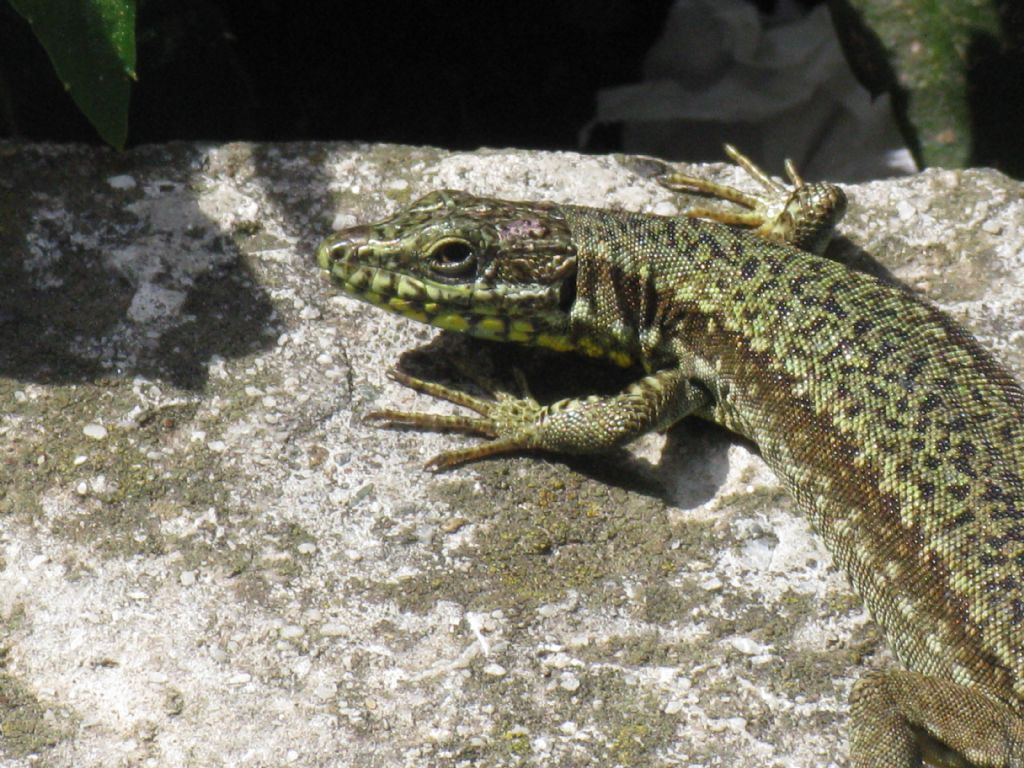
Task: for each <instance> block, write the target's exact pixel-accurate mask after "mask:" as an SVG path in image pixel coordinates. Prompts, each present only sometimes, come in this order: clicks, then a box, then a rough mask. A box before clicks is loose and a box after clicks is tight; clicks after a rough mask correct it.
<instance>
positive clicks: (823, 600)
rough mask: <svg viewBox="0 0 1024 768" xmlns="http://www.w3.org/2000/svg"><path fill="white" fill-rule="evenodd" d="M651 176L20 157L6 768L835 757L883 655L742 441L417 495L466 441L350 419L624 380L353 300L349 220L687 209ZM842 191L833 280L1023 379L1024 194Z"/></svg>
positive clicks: (146, 152) (9, 225)
mask: <svg viewBox="0 0 1024 768" xmlns="http://www.w3.org/2000/svg"><path fill="white" fill-rule="evenodd" d="M631 165H632V164H630V165H624V164H622V163H620V162H619V161H618V160H617V159H616V158H612V157H600V158H598V157H582V156H578V155H574V154H543V153H532V152H520V151H480V152H474V153H447V152H444V151H441V150H434V149H418V148H407V147H395V146H368V145H351V144H332V145H315V144H305V145H284V146H253V145H245V144H235V145H225V146H202V145H169V146H160V147H145V148H141V149H137V150H133V151H131V152H126V153H124V154H115V153H112V152H108V151H105V150H100V149H87V148H78V147H49V146H25V145H17V144H0V270H2V280H0V403H3V406H2V413H0V766H3V767H4V768H15V767H17V768H22V766H29V765H35V764H40V763H42V764H45V765H53V766H112V765H145V766H177V765H192V766H216V765H225V764H232V765H249V766H277V765H282V764H295V765H317V766H328V765H338V766H342V765H344V766H385V765H387V766H449V765H451V766H455V765H497V766H501V765H510V766H511V765H561V766H584V765H586V766H590V765H598V764H599V765H645V766H647V765H673V766H691V765H733V764H736V763H737V761H738V760H739V761H740V762H744V763H746V764H751V765H765V766H822V765H845V754H846V746H845V743H846V735H845V724H846V712H847V706H846V698H847V695H848V693H849V690H850V687H851V685H852V682H853V680H855V679H856V677H857V676H858V675H859V674H860V673H861V672H863V671H864V670H865V669H867V668H872V667H876V666H884V665H886V664H889V663H891V659H890V657H889V654H888V652H887V650H885V646H884V643H882V642H881V641H880V640H879V638H878V635H877V632H876V630H875V629H874V626H873V624H872V623H871V622H870V621H869V620H868V619H867V617H866V616H865V615H864V613H863V611H862V610H861V608H860V607H859V603H858V601H857V600H856V598H854V597H853V596H852V595H851V594H850V592H849V588H848V586H847V584H846V581H845V579H844V577H843V576H842V575H841V574H839V573H838V572H836V571H835V570H834V569H833V568H832V567H831V565H830V559H829V557H828V555H827V553H826V552H825V550H824V549H823V547H822V545H821V543H820V541H819V540H818V539H817V538H816V537H815V536H814V535H813V534H812V533H811V532H810V531H809V529H808V526H807V524H806V522H805V521H804V520H803V519H802V518H801V517H800V516H799V515H797V514H796V512H795V510H794V508H793V505H792V503H791V501H790V500H789V499H788V498H787V497H786V496H785V495H784V494H783V493H782V492H781V490H780V489H779V487H778V484H777V483H776V481H775V479H774V478H773V476H772V475H771V473H770V472H769V471H768V470H767V469H766V468H765V466H764V465H763V463H762V462H761V461H760V459H759V458H758V457H757V455H756V453H755V452H754V451H753V450H752V448H751V446H749V445H747V444H745V443H743V442H742V441H739V440H737V439H735V438H733V437H731V436H730V435H728V434H727V433H725V432H723V431H721V430H719V429H716V428H714V427H711V426H709V425H707V424H703V423H700V422H693V423H685V424H682V425H679V426H677V427H676V428H675V429H673V430H671V431H670V432H669V434H668V435H667V436H664V437H658V436H651V437H648V438H645V439H644V440H642V441H640V442H639V443H638V444H637V445H635V446H633V447H632V450H631V451H630V452H625V451H623V452H619V453H616V454H612V455H609V456H603V457H594V458H588V459H573V460H569V461H566V460H562V459H559V458H556V457H545V458H536V457H533V458H530V457H517V458H506V459H500V460H493V461H488V462H484V463H480V464H477V465H475V466H471V467H468V468H463V469H460V470H458V471H455V472H452V473H449V474H445V475H440V476H434V475H430V474H427V473H424V472H423V471H422V470H421V467H422V464H423V462H424V461H425V460H426V459H427V458H429V457H430V456H431V455H433V454H434V453H436V452H437V451H439V450H441V449H442V448H443V447H445V446H451V445H454V444H458V443H460V442H461V441H463V440H464V438H461V437H457V436H444V435H422V436H421V435H415V434H411V433H404V432H397V431H379V430H375V429H373V428H371V427H369V426H366V425H364V424H362V423H361V420H360V417H361V415H362V414H364V413H365V412H367V411H368V410H370V409H372V408H377V407H402V408H408V407H415V408H421V409H441V408H444V407H445V406H444V405H442V404H436V403H430V402H426V401H424V400H421V399H419V398H417V397H416V396H415V395H414V394H413V393H410V392H408V391H404V390H403V389H401V388H400V387H398V386H397V385H395V384H393V383H391V382H389V381H388V380H387V378H386V376H385V372H386V370H387V369H388V368H389V367H392V366H394V365H395V364H397V363H398V362H399V361H400V360H401V361H402V363H403V365H405V366H406V367H408V368H409V369H410V370H412V371H414V372H417V373H420V374H422V375H425V376H427V377H434V378H439V379H441V380H446V381H452V380H454V381H464V380H465V373H464V372H465V371H466V370H467V369H479V370H482V371H484V372H488V373H489V374H491V375H493V376H494V378H496V379H497V380H499V381H504V382H510V381H511V380H512V378H511V374H510V372H509V365H510V364H514V365H517V366H520V367H522V368H523V369H524V371H525V373H526V375H527V378H528V380H529V381H530V383H531V386H532V387H533V389H534V390H535V392H536V393H537V394H538V395H541V396H544V397H549V396H550V397H555V396H562V395H564V394H567V393H573V392H575V393H579V392H580V391H581V389H580V384H579V382H580V381H587V382H593V381H595V380H597V381H607V382H608V386H615V381H614V380H613V378H612V375H611V374H610V373H608V372H605V371H604V370H603V369H602V368H600V367H599V366H592V365H590V364H586V363H579V362H575V361H562V360H559V359H557V357H556V356H554V355H544V354H533V353H532V352H530V351H524V350H516V349H514V348H499V347H497V346H495V345H482V344H476V343H473V342H467V341H464V340H459V339H451V338H448V337H442V338H441V339H440V340H435V337H436V336H438V334H437V333H435V331H434V330H432V329H430V328H426V327H421V326H417V325H415V324H413V323H411V322H409V321H406V320H402V319H400V318H396V317H391V316H386V315H384V314H383V313H380V312H378V311H376V310H374V309H372V308H370V307H368V306H364V305H360V304H358V303H356V302H354V301H351V300H349V299H347V298H343V297H338V296H336V295H335V293H334V292H333V290H332V289H331V288H330V286H329V285H327V284H326V283H325V282H324V281H322V280H321V279H320V278H319V276H318V274H317V271H316V268H315V265H314V263H313V258H312V253H313V249H314V248H315V245H316V242H317V241H318V240H319V239H320V238H321V237H322V236H324V235H326V234H327V233H328V232H329V231H330V229H331V227H332V226H334V227H341V226H346V225H349V224H352V223H355V222H361V221H367V220H372V219H377V218H379V217H381V216H383V215H386V214H389V213H391V212H393V211H395V210H396V209H397V208H398V207H399V206H401V205H402V204H404V203H406V202H408V201H410V200H412V199H413V198H415V197H417V196H418V195H420V194H423V193H425V192H428V191H430V190H432V189H435V188H438V187H442V186H446V187H455V188H460V189H465V190H467V191H470V192H475V193H479V194H488V195H493V196H502V197H508V198H529V199H540V198H547V199H553V200H559V201H564V202H574V203H580V204H588V205H602V206H620V207H623V208H629V209H635V210H647V211H652V212H657V213H673V212H675V211H676V210H678V202H677V201H676V200H674V199H673V198H672V196H671V195H670V194H669V193H667V192H665V191H664V190H662V189H661V188H659V187H658V186H657V185H655V184H654V183H653V182H651V181H649V180H645V179H643V178H640V177H639V176H638V175H637V174H636V173H634V172H633V171H632V170H630V167H631ZM713 170H715V172H716V173H717V174H718V175H719V176H720V177H721V178H724V179H727V180H733V179H735V178H736V177H735V176H734V175H733V172H732V171H731V170H727V169H724V168H717V169H713ZM772 170H776V169H772ZM708 171H709V169H703V172H708ZM850 197H851V211H850V214H849V216H848V220H847V224H846V226H845V228H844V230H843V231H844V234H845V237H844V239H842V240H841V241H840V242H838V243H837V244H836V248H834V250H833V251H832V252H831V253H832V254H834V255H836V256H838V257H843V258H847V259H851V260H853V261H854V262H855V263H858V264H860V265H862V266H864V267H866V268H869V269H873V270H876V271H879V272H881V273H888V274H891V276H893V277H894V279H897V280H899V281H901V282H903V283H904V284H906V285H907V286H909V287H910V288H912V289H914V290H921V291H924V292H926V293H927V294H928V295H929V296H931V297H933V298H934V299H935V300H936V301H938V302H939V303H941V304H942V305H943V306H945V307H946V308H947V309H948V310H949V311H950V312H951V313H952V314H954V315H955V316H956V317H958V318H959V319H960V320H962V321H963V322H965V323H967V325H969V326H970V327H971V328H972V329H973V330H974V331H975V332H976V333H977V334H978V335H979V337H980V338H981V339H982V341H983V342H984V343H985V344H986V345H988V346H989V347H991V348H993V349H994V350H995V351H996V352H997V354H998V355H999V356H1000V357H1001V358H1002V359H1003V360H1004V361H1005V362H1006V363H1007V364H1008V365H1009V366H1010V367H1011V369H1012V370H1014V371H1015V372H1016V373H1017V374H1018V375H1019V374H1020V372H1021V371H1022V370H1024V338H1022V335H1021V326H1022V322H1021V320H1022V318H1024V296H1022V293H1021V287H1020V286H1021V282H1020V279H1019V275H1020V273H1021V269H1022V267H1024V246H1022V243H1024V205H1022V203H1021V200H1022V198H1024V195H1022V189H1021V185H1020V184H1018V183H1016V182H1012V181H1010V180H1008V179H1006V178H1005V177H1002V176H1000V175H998V174H996V173H992V172H986V171H966V172H948V171H931V172H927V173H924V174H921V175H918V176H914V177H910V178H906V179H903V180H900V181H887V182H877V183H871V184H864V185H860V186H856V187H853V188H852V189H850ZM872 259H873V261H872ZM409 350H417V351H414V352H412V353H410V354H405V353H406V352H407V351H409Z"/></svg>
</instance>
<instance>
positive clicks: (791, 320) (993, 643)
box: [562, 207, 1024, 710]
mask: <svg viewBox="0 0 1024 768" xmlns="http://www.w3.org/2000/svg"><path fill="white" fill-rule="evenodd" d="M562 211H563V212H564V215H565V220H566V222H567V224H568V227H569V231H570V233H571V238H572V242H573V245H574V247H575V249H576V254H577V262H578V264H577V269H578V275H577V280H576V292H577V298H576V301H575V303H574V304H573V308H572V311H571V313H570V318H571V326H572V329H573V331H574V332H576V333H580V334H583V335H587V334H593V333H595V332H596V330H600V331H602V332H605V333H609V332H610V333H611V334H612V336H613V337H614V340H615V343H617V344H618V345H619V346H620V347H621V348H623V349H625V350H627V351H628V353H629V354H630V356H632V357H633V358H634V359H638V360H642V361H644V362H645V363H646V364H647V365H648V367H651V368H656V367H658V366H660V365H680V366H681V367H683V368H684V369H687V370H690V371H692V375H693V377H694V378H695V379H696V380H697V381H699V382H700V383H701V384H703V386H705V387H707V388H708V390H709V391H710V392H711V394H712V396H713V403H712V405H711V407H710V408H709V409H707V412H706V413H705V414H704V415H706V416H708V417H710V418H712V419H713V420H715V421H717V422H720V423H722V424H723V425H725V426H726V427H728V428H730V429H733V430H735V431H737V432H739V433H741V434H743V435H745V436H747V437H749V438H751V439H752V440H753V441H754V442H756V443H757V445H758V446H759V447H760V450H761V452H762V454H763V456H764V458H765V460H766V461H767V462H768V464H769V465H770V466H771V467H772V468H773V470H774V471H775V472H776V473H777V474H778V475H779V477H780V478H781V479H782V481H783V483H784V485H785V486H786V487H787V489H788V490H789V492H790V493H791V494H792V495H793V496H794V498H795V499H796V501H797V503H798V505H799V506H800V507H801V508H803V509H804V510H805V511H807V512H808V513H809V515H810V516H811V519H812V522H813V523H814V525H815V527H816V528H817V529H818V530H819V532H820V533H821V534H822V536H823V537H824V539H825V541H826V544H827V545H828V547H829V549H830V550H831V551H832V553H833V556H834V557H835V558H836V561H837V562H838V564H839V565H840V566H841V567H842V568H843V569H844V570H845V571H846V572H847V573H848V575H849V577H850V579H851V581H852V582H853V585H854V587H855V588H856V589H857V591H858V592H859V593H860V594H861V595H862V597H863V598H864V600H865V602H866V604H867V606H868V608H869V609H870V611H871V613H872V614H873V616H874V617H875V618H876V620H877V621H878V622H879V623H880V624H881V625H882V627H883V629H884V631H885V633H886V636H887V638H888V639H889V641H890V643H891V644H892V646H893V648H894V650H895V652H896V653H897V655H898V656H899V657H900V659H901V660H902V661H903V663H904V664H905V665H907V666H908V667H909V668H910V669H912V670H916V671H919V672H923V673H926V674H935V675H940V676H942V677H945V678H947V679H950V680H953V681H956V682H958V683H961V684H964V685H969V686H981V687H983V688H985V689H987V690H989V691H991V692H994V693H995V694H997V695H998V696H999V697H1000V698H1003V699H1005V700H1006V701H1007V702H1008V703H1010V704H1012V705H1013V706H1014V707H1015V708H1017V709H1018V710H1019V709H1020V701H1021V700H1022V699H1024V640H1022V637H1024V633H1022V632H1021V622H1022V621H1024V594H1022V586H1024V585H1022V580H1024V522H1022V513H1024V480H1022V474H1024V473H1022V469H1024V428H1022V424H1024V419H1022V417H1024V391H1022V390H1021V388H1020V386H1019V385H1018V384H1017V383H1016V382H1015V381H1014V379H1013V378H1012V377H1011V376H1010V374H1009V373H1007V372H1006V370H1005V369H1003V368H1002V367H1001V366H1000V365H999V364H998V363H997V362H996V361H995V360H994V359H993V358H992V356H991V355H990V354H989V353H988V352H987V351H986V350H985V349H983V348H982V347H981V346H980V345H979V344H978V343H977V342H976V341H975V340H974V339H973V338H972V337H971V336H970V334H969V333H967V331H965V330H964V329H962V328H961V327H960V326H959V325H958V324H956V323H955V322H954V321H953V320H952V319H951V318H949V317H948V316H947V315H945V314H943V313H942V312H941V311H939V310H938V309H936V308H935V307H933V306H932V305H930V304H929V303H927V302H926V301H924V300H922V299H920V298H918V297H917V296H915V295H914V294H912V293H910V292H908V291H906V290H903V289H901V288H898V287H895V286H892V285H888V284H886V283H883V282H881V281H879V280H878V279H876V278H874V277H872V276H869V275H865V274H861V273H858V272H853V271H851V270H849V269H847V268H846V267H844V266H842V265H840V264H837V263H835V262H832V261H829V260H827V259H823V258H820V257H817V256H813V255H810V254H808V253H806V252H803V251H800V250H797V249H795V248H791V247H787V246H781V245H775V244H772V243H768V242H763V241H759V240H754V239H752V238H750V237H745V236H743V235H740V234H737V233H735V232H734V231H732V230H730V229H729V228H727V227H723V226H720V225H716V224H711V223H708V222H699V223H696V222H695V221H694V220H692V219H688V218H682V217H680V218H659V217H653V216H638V215H635V214H628V213H616V212H610V211H604V210H595V209H585V208H571V207H566V208H564V209H562Z"/></svg>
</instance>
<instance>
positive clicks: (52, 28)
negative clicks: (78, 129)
mask: <svg viewBox="0 0 1024 768" xmlns="http://www.w3.org/2000/svg"><path fill="white" fill-rule="evenodd" d="M10 3H11V5H12V6H13V7H14V9H15V10H16V11H17V12H18V13H20V14H21V15H22V16H24V17H25V19H27V20H28V22H29V24H31V25H32V30H33V31H34V32H35V35H36V37H37V38H39V42H40V43H42V45H43V47H44V48H45V49H46V53H47V55H48V56H49V57H50V61H51V62H53V68H54V69H55V70H56V72H57V77H59V78H60V80H61V82H62V83H64V87H65V88H66V89H67V91H68V93H69V94H70V95H71V98H72V99H74V101H75V104H77V105H78V108H79V109H80V110H81V111H82V113H83V114H84V115H85V116H86V117H87V118H88V120H89V122H90V123H92V125H93V127H94V128H96V131H97V133H99V135H100V136H101V137H102V138H103V140H104V141H106V142H107V143H108V144H110V145H112V146H114V147H117V148H118V149H123V148H124V144H125V140H126V139H127V137H128V101H129V96H130V94H131V82H132V80H134V79H135V0H10Z"/></svg>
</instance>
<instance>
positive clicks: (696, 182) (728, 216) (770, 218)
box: [658, 144, 846, 255]
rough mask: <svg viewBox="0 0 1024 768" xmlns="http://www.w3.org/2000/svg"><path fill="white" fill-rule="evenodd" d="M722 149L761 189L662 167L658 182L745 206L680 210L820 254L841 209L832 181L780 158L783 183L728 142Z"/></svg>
mask: <svg viewBox="0 0 1024 768" xmlns="http://www.w3.org/2000/svg"><path fill="white" fill-rule="evenodd" d="M725 152H726V154H727V155H729V157H730V158H732V160H733V161H734V162H735V163H736V164H737V165H739V166H740V167H741V168H743V170H744V171H746V172H747V174H748V175H750V176H751V177H752V178H753V179H754V180H756V181H757V182H758V184H760V186H761V187H762V189H763V191H762V192H761V194H750V193H747V192H744V191H742V190H740V189H737V188H735V187H730V186H728V185H725V184H717V183H715V182H713V181H710V180H708V179H702V178H698V177H696V176H688V175H686V174H682V173H667V174H663V175H662V176H660V177H659V178H658V182H659V183H660V184H661V185H662V186H663V187H666V188H667V189H671V190H673V191H676V192H696V193H697V194H702V195H707V196H709V197H712V198H716V199H719V200H726V201H728V202H731V203H735V204H736V205H738V206H740V207H741V208H743V209H746V210H721V209H716V208H703V207H699V208H690V209H689V210H687V211H686V212H685V215H687V216H692V217H696V218H701V219H710V220H712V221H717V222H720V223H722V224H728V225H730V226H740V227H746V228H749V229H750V230H752V231H753V233H754V234H755V235H757V236H758V237H761V238H764V239H765V240H771V241H774V242H778V243H785V244H787V245H792V246H794V247H797V248H800V249H802V250H805V251H810V252H811V253H817V254H819V255H820V254H822V253H824V251H825V248H826V246H827V245H828V242H829V240H830V239H831V237H832V232H833V230H834V229H835V226H836V224H837V223H838V222H839V220H840V219H841V218H842V216H843V214H844V213H845V212H846V194H845V193H844V192H843V190H842V189H840V188H839V187H837V186H836V185H835V184H829V183H827V182H812V183H808V182H805V181H804V180H803V178H801V176H800V174H798V173H797V171H796V168H795V166H794V165H793V163H792V162H791V161H789V160H787V161H786V165H785V168H786V176H787V178H788V179H789V185H788V186H786V185H783V184H780V183H779V182H777V181H775V180H774V179H772V178H771V177H770V176H768V174H766V173H765V172H764V171H763V170H761V169H760V168H759V167H758V166H757V165H755V164H754V162H753V161H752V160H751V159H750V158H748V157H747V156H746V155H744V154H742V153H741V152H740V151H739V150H737V149H736V148H735V147H733V146H732V145H730V144H726V145H725Z"/></svg>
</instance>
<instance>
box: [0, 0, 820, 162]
mask: <svg viewBox="0 0 1024 768" xmlns="http://www.w3.org/2000/svg"><path fill="white" fill-rule="evenodd" d="M754 4H755V5H757V6H758V7H759V8H761V9H762V10H764V11H769V12H770V11H771V10H772V9H773V8H774V6H775V3H774V2H768V1H767V0H766V1H765V2H758V3H754ZM669 5H670V0H608V1H604V2H593V0H561V1H559V0H546V1H539V0H517V1H516V2H512V3H498V2H479V1H478V2H463V1H458V0H456V1H453V2H415V1H410V2H394V1H393V0H380V1H379V2H363V1H360V2H335V3H325V2H287V1H285V0H250V1H249V2H237V1H232V0H140V2H139V5H138V17H137V25H136V29H137V33H136V34H137V45H138V82H137V83H136V84H135V85H134V86H133V90H132V102H131V113H130V119H129V144H134V145H137V144H143V143H150V142H165V141H169V140H173V139H185V140H194V139H200V140H202V139H207V140H218V141H220V140H230V139H245V140H267V141H283V140H301V139H353V140H365V141H391V142H401V143H408V144H431V145H437V146H442V147H448V148H454V149H469V148H476V147H479V146H482V145H486V146H516V147H528V148H537V149H578V148H583V147H581V146H580V144H579V141H580V138H579V137H580V131H581V129H582V127H583V126H584V125H585V124H586V122H587V121H588V120H589V119H590V118H591V117H592V116H593V111H594V93H595V92H596V91H597V90H598V89H599V88H603V87H607V86H611V85H619V84H625V83H630V82H634V81H637V80H639V79H640V75H641V65H642V60H643V56H644V53H645V52H646V51H647V49H648V48H649V47H650V46H651V44H652V43H653V42H654V40H655V38H656V37H657V35H658V34H659V31H660V29H661V26H662V23H663V21H664V19H665V16H666V14H667V11H668V7H669ZM804 5H807V6H810V5H813V3H805V4H804ZM0 77H3V78H4V80H5V81H6V90H7V101H8V104H7V105H6V108H5V109H4V110H3V113H2V114H3V116H4V117H6V118H7V121H6V122H7V123H8V124H7V125H6V126H0V133H6V135H8V136H10V135H15V136H19V137H24V138H27V139H32V140H50V141H81V142H91V143H98V142H99V139H98V138H97V136H96V133H95V131H94V130H93V129H92V128H91V126H90V125H89V124H88V123H87V122H86V120H85V118H83V117H82V116H81V115H80V114H79V113H78V111H77V109H76V108H75V106H74V104H73V103H72V101H71V100H70V98H68V96H67V94H66V93H65V92H64V89H63V87H62V86H61V84H60V83H59V82H58V80H57V78H56V76H55V75H54V74H53V70H52V67H51V66H50V63H49V60H48V59H47V57H46V54H45V52H44V51H43V49H42V47H41V46H40V45H39V43H38V42H37V41H36V39H35V38H34V36H33V35H32V32H31V29H30V27H29V25H28V24H27V23H26V22H25V21H24V20H23V19H22V18H21V17H20V16H19V15H18V14H17V13H15V12H14V11H13V10H12V9H11V8H10V6H9V5H8V4H7V3H6V2H5V1H4V0H0ZM0 122H3V121H0ZM615 134H616V131H615V129H614V128H612V129H605V130H599V131H597V132H596V133H595V135H594V136H593V137H592V138H591V141H590V143H589V145H588V146H587V147H585V148H586V149H590V150H592V151H607V150H613V149H616V148H617V136H616V135H615Z"/></svg>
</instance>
